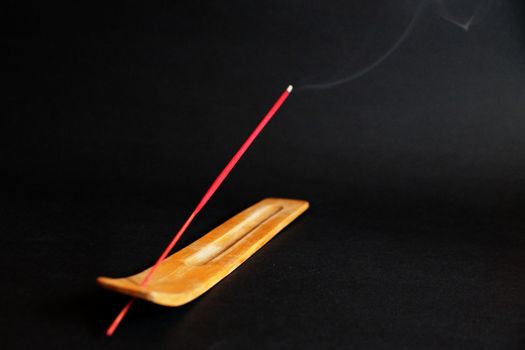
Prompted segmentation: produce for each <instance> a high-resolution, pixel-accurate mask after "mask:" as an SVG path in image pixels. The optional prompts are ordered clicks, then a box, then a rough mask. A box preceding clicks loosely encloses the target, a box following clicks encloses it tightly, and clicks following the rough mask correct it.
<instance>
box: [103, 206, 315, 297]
mask: <svg viewBox="0 0 525 350" xmlns="http://www.w3.org/2000/svg"><path fill="white" fill-rule="evenodd" d="M306 209H308V202H306V201H302V200H292V199H281V198H267V199H264V200H262V201H260V202H259V203H257V204H255V205H253V206H251V207H249V208H248V209H245V210H244V211H242V212H240V213H239V214H237V215H235V216H234V217H232V218H231V219H229V220H228V221H226V222H224V223H223V224H222V225H220V226H218V227H217V228H215V229H213V230H212V231H210V232H209V233H208V234H206V235H204V236H203V237H202V238H200V239H198V240H197V241H195V242H194V243H192V244H190V245H189V246H187V247H186V248H184V249H182V250H180V251H178V252H176V253H174V254H173V255H171V256H170V257H168V258H166V259H165V260H164V261H163V262H162V263H161V264H160V265H159V267H158V269H157V271H155V273H154V274H153V275H152V278H151V280H150V281H149V283H148V284H147V285H146V286H142V287H141V286H140V284H141V282H142V281H143V279H144V277H145V276H146V275H147V273H148V271H149V269H148V270H145V271H142V272H141V273H138V274H136V275H133V276H129V277H124V278H109V277H99V278H97V282H98V283H99V284H100V285H101V286H102V287H104V288H108V289H112V290H115V291H117V292H120V293H123V294H127V295H131V296H134V297H137V298H141V299H144V300H148V301H150V302H153V303H156V304H160V305H165V306H180V305H183V304H185V303H188V302H190V301H192V300H193V299H195V298H197V297H199V296H200V295H202V294H203V293H205V292H206V291H207V290H208V289H210V288H211V287H213V286H214V285H215V284H217V283H218V282H219V281H220V280H222V279H223V278H224V277H226V276H227V275H228V274H229V273H230V272H232V271H233V270H235V269H236V268H237V267H238V266H239V265H241V264H242V263H243V262H244V261H246V259H248V258H249V257H250V256H252V255H253V254H254V253H255V252H256V251H257V250H259V249H260V248H261V247H262V246H263V245H265V244H266V243H267V242H268V241H269V240H270V239H272V238H273V237H274V236H275V235H276V234H277V233H279V232H280V231H281V230H282V229H283V228H284V227H286V226H287V225H288V224H289V223H291V222H292V221H293V220H294V219H295V218H297V217H298V216H299V215H301V214H302V213H303V212H304V211H306Z"/></svg>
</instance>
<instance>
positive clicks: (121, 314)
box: [106, 85, 292, 337]
mask: <svg viewBox="0 0 525 350" xmlns="http://www.w3.org/2000/svg"><path fill="white" fill-rule="evenodd" d="M291 92H292V85H290V86H288V88H287V89H286V90H285V91H284V92H283V93H282V95H281V97H279V99H278V100H277V101H276V102H275V104H274V105H273V106H272V108H270V110H269V111H268V113H266V115H265V116H264V118H263V119H262V120H261V121H260V122H259V125H257V127H256V128H255V130H253V131H252V133H251V134H250V136H248V138H247V139H246V141H244V143H243V144H242V146H241V148H239V150H238V151H237V152H236V153H235V155H234V156H233V158H232V159H231V160H230V161H229V162H228V164H226V166H225V167H224V169H223V170H222V171H221V172H220V174H219V176H217V178H216V179H215V181H213V183H212V184H211V186H210V188H209V189H208V190H207V191H206V193H205V194H204V197H202V199H201V200H200V202H199V204H197V207H195V209H193V212H192V213H191V215H190V216H189V217H188V218H187V219H186V221H185V222H184V225H182V227H181V228H180V229H179V231H178V232H177V234H176V235H175V236H174V237H173V239H172V240H171V242H170V243H169V244H168V246H167V247H166V248H165V249H164V251H163V252H162V254H161V255H160V256H159V258H158V259H157V261H156V262H155V264H154V265H153V267H152V268H151V269H150V271H149V272H148V274H147V275H146V277H145V278H144V280H142V282H141V283H140V286H145V285H146V284H148V282H149V280H150V279H151V276H152V275H153V274H154V273H155V271H156V270H157V268H158V267H159V265H160V263H161V262H162V261H163V260H164V259H166V257H167V256H168V254H169V253H170V252H171V250H172V249H173V247H174V246H175V244H176V243H177V241H178V240H179V238H180V237H181V236H182V234H183V233H184V231H186V229H187V228H188V226H190V224H191V222H192V221H193V219H194V218H195V216H197V214H198V213H199V212H200V211H201V209H202V208H204V206H205V205H206V203H208V201H209V200H210V198H211V197H212V196H213V194H214V193H215V191H217V189H218V188H219V187H220V185H221V184H222V182H223V181H224V180H225V179H226V178H227V177H228V174H229V173H230V171H232V169H233V168H234V167H235V165H236V164H237V162H238V161H239V159H241V157H242V156H243V155H244V152H246V150H247V149H248V148H249V147H250V145H251V144H252V142H253V141H254V140H255V139H256V138H257V136H258V135H259V134H260V132H261V131H262V129H264V127H265V126H266V124H268V122H269V121H270V120H271V119H272V117H273V116H274V114H275V113H276V112H277V111H278V110H279V108H280V107H281V105H282V104H283V103H284V101H286V99H287V98H288V96H289V95H290V93H291ZM134 301H135V298H131V299H130V301H129V302H128V303H127V304H126V306H124V308H123V309H122V310H121V311H120V312H119V314H118V315H117V317H116V318H115V320H114V321H113V322H112V323H111V325H110V326H109V328H108V329H107V331H106V335H107V336H108V337H109V336H111V335H113V333H114V332H115V330H116V329H117V327H118V325H119V324H120V322H121V321H122V319H123V318H124V316H125V315H126V313H127V312H128V310H129V309H130V307H131V305H133V302H134Z"/></svg>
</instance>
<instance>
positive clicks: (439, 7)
mask: <svg viewBox="0 0 525 350" xmlns="http://www.w3.org/2000/svg"><path fill="white" fill-rule="evenodd" d="M494 1H495V0H421V1H420V2H419V4H418V5H417V7H416V10H415V11H414V14H413V16H412V18H411V19H410V21H409V23H408V24H407V26H406V27H405V29H404V30H403V32H402V33H401V35H400V36H399V38H398V39H397V40H396V41H395V42H394V44H393V45H392V46H390V48H389V49H388V50H387V51H386V52H385V53H384V54H382V55H381V56H379V57H378V58H377V59H376V60H374V61H373V62H371V63H369V64H368V65H366V66H365V67H364V68H361V69H359V70H357V71H355V72H353V73H351V74H349V75H346V76H343V77H341V78H338V79H335V80H334V79H333V80H329V81H325V82H319V83H310V84H304V85H300V86H299V88H300V89H305V90H313V89H316V90H325V89H330V88H334V87H336V86H339V85H342V84H345V83H349V82H351V81H353V80H356V79H359V78H361V77H362V76H364V75H366V74H367V73H369V72H370V71H372V70H374V69H375V68H376V67H377V66H379V65H380V64H381V63H383V62H384V61H386V60H387V59H388V58H389V57H390V56H391V55H392V54H393V53H394V52H396V51H397V49H399V47H400V46H402V44H403V43H404V42H405V40H406V39H407V37H408V36H409V35H410V33H411V32H412V31H413V30H414V28H415V27H416V24H417V22H418V21H419V19H420V18H421V17H422V15H423V14H424V13H425V11H427V10H430V11H431V12H432V13H434V14H436V15H437V16H439V17H440V18H442V19H443V20H445V21H447V22H449V23H451V24H454V25H456V26H458V27H460V28H462V29H463V30H465V31H468V30H469V29H470V27H471V26H473V25H475V24H478V23H480V22H481V21H482V20H483V19H485V17H486V16H487V14H488V13H489V12H490V9H491V7H492V6H493V3H494Z"/></svg>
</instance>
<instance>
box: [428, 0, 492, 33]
mask: <svg viewBox="0 0 525 350" xmlns="http://www.w3.org/2000/svg"><path fill="white" fill-rule="evenodd" d="M493 4H494V0H462V1H457V0H456V1H452V0H435V1H434V3H433V10H434V12H435V13H436V14H437V15H438V16H439V17H441V18H442V19H444V20H445V21H448V22H450V23H452V24H454V25H456V26H458V27H460V28H462V29H463V30H465V31H468V30H469V29H470V27H471V26H473V25H476V24H479V23H480V22H481V21H483V20H484V19H485V17H486V16H487V15H488V13H489V12H490V9H491V8H492V5H493Z"/></svg>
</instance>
